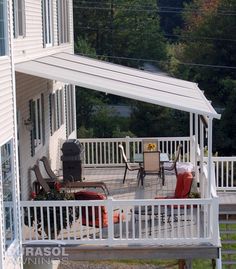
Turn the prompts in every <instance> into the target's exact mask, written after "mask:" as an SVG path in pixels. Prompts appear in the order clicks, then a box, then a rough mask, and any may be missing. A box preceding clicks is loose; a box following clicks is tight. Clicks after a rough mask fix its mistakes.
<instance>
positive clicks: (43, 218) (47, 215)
mask: <svg viewBox="0 0 236 269" xmlns="http://www.w3.org/2000/svg"><path fill="white" fill-rule="evenodd" d="M32 199H33V200H34V201H55V200H73V199H74V196H73V193H66V192H64V191H60V186H59V184H58V183H56V184H55V188H54V189H52V190H51V191H50V192H48V193H46V192H44V191H41V192H40V193H39V194H38V195H36V194H35V193H32ZM75 218H76V219H78V218H79V211H78V210H75ZM61 220H62V221H61ZM24 222H25V224H26V225H27V226H29V227H37V232H38V233H39V234H40V235H42V234H43V233H45V234H46V235H47V236H48V235H49V233H50V235H51V238H52V239H53V238H56V235H58V234H59V233H60V231H61V230H62V229H65V228H67V225H70V226H71V225H72V223H73V207H69V208H68V211H67V207H53V206H51V207H50V206H49V207H43V208H42V209H41V207H36V208H34V207H31V208H30V209H29V210H28V209H27V208H25V212H24ZM48 223H50V230H49V227H48ZM55 228H56V229H55Z"/></svg>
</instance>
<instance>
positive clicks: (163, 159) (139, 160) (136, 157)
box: [134, 153, 170, 163]
mask: <svg viewBox="0 0 236 269" xmlns="http://www.w3.org/2000/svg"><path fill="white" fill-rule="evenodd" d="M169 161H170V159H169V156H168V154H167V153H160V162H161V163H164V162H169ZM134 162H135V163H142V162H143V153H135V154H134Z"/></svg>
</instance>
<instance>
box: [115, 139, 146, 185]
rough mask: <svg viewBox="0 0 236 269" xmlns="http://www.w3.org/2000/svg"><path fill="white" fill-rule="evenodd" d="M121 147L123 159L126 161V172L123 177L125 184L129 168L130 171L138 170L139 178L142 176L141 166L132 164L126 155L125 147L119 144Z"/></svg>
mask: <svg viewBox="0 0 236 269" xmlns="http://www.w3.org/2000/svg"><path fill="white" fill-rule="evenodd" d="M119 149H120V151H121V155H122V158H123V161H124V163H125V172H124V178H123V184H124V183H125V179H126V174H127V170H129V171H138V174H137V178H138V180H139V177H140V172H141V166H140V165H139V166H133V167H132V166H131V164H130V163H129V162H128V159H127V157H126V155H125V151H124V147H123V146H122V145H121V144H119Z"/></svg>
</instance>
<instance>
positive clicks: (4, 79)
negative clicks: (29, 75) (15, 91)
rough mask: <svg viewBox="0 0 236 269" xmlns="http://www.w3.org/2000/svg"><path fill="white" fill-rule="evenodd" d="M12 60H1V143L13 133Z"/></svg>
mask: <svg viewBox="0 0 236 269" xmlns="http://www.w3.org/2000/svg"><path fill="white" fill-rule="evenodd" d="M11 79H12V77H11V66H10V59H9V58H7V59H3V58H2V59H0V81H1V83H0V85H1V86H0V108H1V109H0V143H4V142H6V141H7V140H8V139H9V137H12V133H13V96H12V80H11Z"/></svg>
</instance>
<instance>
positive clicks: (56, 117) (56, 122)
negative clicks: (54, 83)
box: [49, 89, 64, 135]
mask: <svg viewBox="0 0 236 269" xmlns="http://www.w3.org/2000/svg"><path fill="white" fill-rule="evenodd" d="M49 98H50V100H49V103H50V125H51V135H52V134H53V133H54V132H55V131H56V130H58V129H59V128H60V127H61V125H62V124H64V90H63V89H61V90H57V91H56V92H55V93H52V94H50V96H49Z"/></svg>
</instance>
